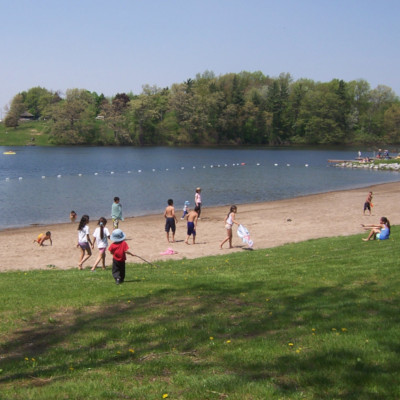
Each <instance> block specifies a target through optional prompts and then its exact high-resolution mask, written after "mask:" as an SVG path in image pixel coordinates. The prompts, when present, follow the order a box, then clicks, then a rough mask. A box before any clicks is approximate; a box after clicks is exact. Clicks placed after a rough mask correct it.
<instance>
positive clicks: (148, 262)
mask: <svg viewBox="0 0 400 400" xmlns="http://www.w3.org/2000/svg"><path fill="white" fill-rule="evenodd" d="M135 257H137V258H140V259H141V260H143V261H144V262H146V263H147V264H150V265H152V266H153V267H156V268H159V267H158V265H155V264H153V263H151V262H150V261H147V260H145V259H144V258H142V257H140V256H138V255H137V254H135Z"/></svg>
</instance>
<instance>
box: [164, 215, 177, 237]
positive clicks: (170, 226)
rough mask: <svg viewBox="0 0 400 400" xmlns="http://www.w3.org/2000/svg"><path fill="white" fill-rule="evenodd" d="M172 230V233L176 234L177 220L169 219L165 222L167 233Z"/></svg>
mask: <svg viewBox="0 0 400 400" xmlns="http://www.w3.org/2000/svg"><path fill="white" fill-rule="evenodd" d="M170 230H172V233H175V230H176V226H175V218H172V217H168V218H167V220H166V222H165V232H168V233H169V231H170Z"/></svg>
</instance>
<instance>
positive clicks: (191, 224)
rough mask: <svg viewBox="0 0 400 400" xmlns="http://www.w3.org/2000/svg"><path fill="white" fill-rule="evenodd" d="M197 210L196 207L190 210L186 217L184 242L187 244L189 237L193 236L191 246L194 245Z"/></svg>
mask: <svg viewBox="0 0 400 400" xmlns="http://www.w3.org/2000/svg"><path fill="white" fill-rule="evenodd" d="M198 211H199V210H198V208H197V207H196V208H195V209H194V210H190V211H189V213H188V216H187V237H186V240H185V243H186V244H189V238H190V235H193V244H195V243H196V226H197V219H198V216H199V214H198Z"/></svg>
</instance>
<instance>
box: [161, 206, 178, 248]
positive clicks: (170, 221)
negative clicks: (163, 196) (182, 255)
mask: <svg viewBox="0 0 400 400" xmlns="http://www.w3.org/2000/svg"><path fill="white" fill-rule="evenodd" d="M164 217H165V232H166V233H167V241H168V243H169V242H170V240H169V231H172V243H174V242H175V231H176V223H177V222H178V221H177V219H176V216H175V208H174V201H173V200H172V199H168V206H167V207H166V208H165V211H164Z"/></svg>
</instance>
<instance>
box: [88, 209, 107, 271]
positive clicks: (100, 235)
mask: <svg viewBox="0 0 400 400" xmlns="http://www.w3.org/2000/svg"><path fill="white" fill-rule="evenodd" d="M97 225H98V227H97V228H96V229H95V231H94V233H93V243H92V249H93V247H94V241H96V244H97V248H98V249H99V255H98V257H97V258H96V261H95V262H94V265H93V267H92V269H91V271H95V270H96V267H97V265H98V264H99V262H100V261H101V262H102V267H103V269H106V250H107V246H108V241H107V239H110V232H109V231H108V229H107V228H106V225H107V220H106V219H105V218H104V217H101V218H100V219H99V222H98V223H97Z"/></svg>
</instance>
